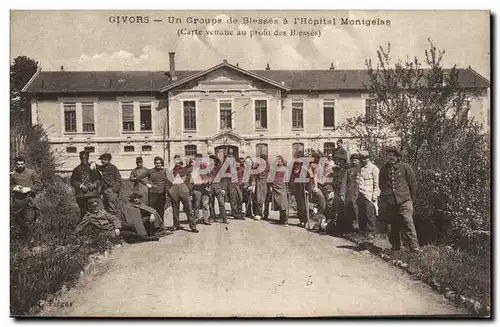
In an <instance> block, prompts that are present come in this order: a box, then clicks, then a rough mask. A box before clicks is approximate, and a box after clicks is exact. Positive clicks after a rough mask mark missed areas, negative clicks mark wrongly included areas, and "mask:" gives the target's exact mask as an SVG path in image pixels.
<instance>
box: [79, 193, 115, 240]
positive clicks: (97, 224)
mask: <svg viewBox="0 0 500 327" xmlns="http://www.w3.org/2000/svg"><path fill="white" fill-rule="evenodd" d="M88 205H89V207H88V210H87V212H86V213H85V216H83V219H82V221H81V222H80V223H79V224H78V226H76V229H75V234H79V233H81V232H83V231H84V230H85V229H88V228H90V231H91V232H92V234H94V233H98V234H97V235H95V236H99V235H101V234H104V235H105V236H107V237H109V238H110V239H112V240H118V236H120V230H121V228H122V224H121V222H120V219H118V218H117V217H116V215H114V214H111V213H109V212H107V211H105V210H104V209H101V206H100V203H99V199H97V198H90V199H89V200H88Z"/></svg>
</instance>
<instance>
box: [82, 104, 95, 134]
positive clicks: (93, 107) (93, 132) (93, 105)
mask: <svg viewBox="0 0 500 327" xmlns="http://www.w3.org/2000/svg"><path fill="white" fill-rule="evenodd" d="M90 104H92V125H93V130H92V131H85V130H84V129H85V128H84V127H85V124H88V123H85V122H84V121H83V107H84V105H90ZM81 108H82V133H88V134H95V130H96V125H97V124H96V103H95V102H92V101H82V102H81Z"/></svg>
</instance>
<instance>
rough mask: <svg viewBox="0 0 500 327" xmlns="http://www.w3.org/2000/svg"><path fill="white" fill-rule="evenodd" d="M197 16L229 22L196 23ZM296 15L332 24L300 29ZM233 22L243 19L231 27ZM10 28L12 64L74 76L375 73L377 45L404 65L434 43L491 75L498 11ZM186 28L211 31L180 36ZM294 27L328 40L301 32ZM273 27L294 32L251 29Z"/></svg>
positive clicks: (32, 20)
mask: <svg viewBox="0 0 500 327" xmlns="http://www.w3.org/2000/svg"><path fill="white" fill-rule="evenodd" d="M117 16H118V17H119V18H117ZM125 16H126V17H125ZM130 16H134V17H137V16H141V17H142V19H143V21H145V18H144V17H148V20H149V22H148V23H134V24H131V23H123V19H124V18H126V19H127V20H128V17H130ZM110 17H111V18H110ZM168 17H176V18H180V19H181V21H182V23H180V24H178V23H172V24H170V23H168ZM188 17H192V18H202V19H220V20H221V21H222V23H217V24H215V25H212V24H210V23H209V24H205V23H201V24H193V23H191V24H188V23H187V19H188ZM243 17H251V18H253V19H259V18H260V19H273V18H274V19H277V20H278V24H249V23H247V24H244V22H243V20H242V19H243ZM284 18H286V19H287V20H288V24H286V25H284V24H283V19H284ZM294 18H311V19H312V21H313V22H314V20H318V21H319V20H324V22H325V21H326V24H325V23H323V24H318V25H316V26H314V23H313V24H312V25H309V24H304V25H301V24H294V23H293V22H294ZM333 18H335V25H333V24H332V22H331V21H332V20H333ZM343 18H348V19H349V20H351V19H354V20H356V19H365V20H368V19H369V20H373V19H375V20H376V19H379V20H381V21H384V22H387V20H390V26H387V25H383V26H376V25H371V26H364V25H361V26H349V25H342V24H341V20H342V19H343ZM117 19H119V20H120V23H119V24H118V23H117ZM155 19H156V20H158V19H161V20H162V22H154V20H155ZM228 19H233V20H234V19H237V20H238V22H237V23H231V24H230V23H228V22H227V20H228ZM136 20H137V19H136ZM328 20H329V22H328ZM10 23H11V40H10V42H11V52H10V58H11V60H12V59H13V58H15V57H16V56H19V55H25V56H28V57H31V58H33V59H35V60H37V61H39V63H40V66H41V67H42V70H59V69H60V67H61V66H64V69H65V70H71V71H73V70H87V71H88V70H92V71H94V70H153V71H161V70H168V68H169V56H168V52H175V53H176V69H179V70H191V69H192V70H204V69H208V68H210V67H212V66H214V65H217V64H219V63H221V62H222V61H223V60H224V59H225V60H227V61H228V62H229V63H231V64H236V63H238V64H239V66H240V67H242V68H244V69H254V70H256V69H264V68H265V67H266V65H267V64H269V66H270V68H271V69H328V68H329V67H330V65H331V64H332V63H333V65H334V66H335V67H336V68H337V69H360V68H365V67H366V66H365V60H366V59H372V60H373V62H376V51H377V48H378V47H379V46H381V45H382V46H387V44H388V43H391V47H390V49H391V54H392V58H393V59H394V60H398V59H401V60H403V61H404V60H407V59H412V58H413V57H415V56H417V57H418V58H419V59H421V60H424V59H425V49H427V48H428V47H429V42H428V39H429V38H430V39H431V40H432V42H433V43H434V45H435V46H436V47H437V48H438V49H444V50H445V51H446V54H445V57H444V61H443V65H444V66H445V67H451V66H453V65H454V64H456V65H457V66H458V67H462V68H466V67H468V66H469V65H470V66H471V67H472V68H473V69H475V70H476V71H477V72H479V73H480V74H481V75H483V76H484V77H486V78H487V79H490V55H489V53H490V17H489V12H488V11H458V10H455V11H346V10H342V11H326V10H322V11H284V10H283V11H151V10H143V11H117V10H114V11H11V22H10ZM182 28H185V29H186V30H199V31H201V32H202V33H200V34H201V35H178V31H179V30H180V29H182ZM292 29H294V30H296V31H299V30H300V31H303V32H311V31H312V32H315V33H318V32H321V35H320V36H319V37H317V36H316V37H314V36H313V37H311V36H302V37H297V36H291V35H290V31H291V30H292ZM221 30H229V31H232V32H233V34H236V33H237V32H238V31H240V33H241V31H246V32H247V35H246V36H241V35H233V36H215V35H208V34H207V32H206V31H221ZM266 30H267V31H269V32H270V33H271V34H274V32H275V31H276V30H279V31H285V32H286V33H287V35H286V36H274V35H270V36H269V35H263V36H252V37H250V36H249V33H250V32H251V31H262V32H265V31H266Z"/></svg>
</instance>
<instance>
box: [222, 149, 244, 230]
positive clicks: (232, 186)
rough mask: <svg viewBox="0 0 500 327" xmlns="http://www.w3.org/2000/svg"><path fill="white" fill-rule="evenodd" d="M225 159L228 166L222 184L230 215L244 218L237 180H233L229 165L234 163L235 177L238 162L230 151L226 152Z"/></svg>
mask: <svg viewBox="0 0 500 327" xmlns="http://www.w3.org/2000/svg"><path fill="white" fill-rule="evenodd" d="M226 160H227V161H229V167H228V168H227V170H226V173H225V174H224V178H223V185H224V189H225V190H226V192H227V193H228V195H229V202H230V203H231V215H232V216H233V218H234V219H238V220H243V219H245V218H244V217H243V213H242V203H241V202H242V199H241V198H242V194H241V191H240V189H239V184H238V180H233V177H232V174H231V165H235V166H236V172H237V175H236V177H237V178H239V172H240V169H239V163H237V162H236V158H235V157H234V156H233V154H232V153H231V152H230V153H229V154H228V156H227V158H226ZM241 177H242V179H243V175H241Z"/></svg>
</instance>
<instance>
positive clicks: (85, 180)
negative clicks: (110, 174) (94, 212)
mask: <svg viewBox="0 0 500 327" xmlns="http://www.w3.org/2000/svg"><path fill="white" fill-rule="evenodd" d="M70 183H71V186H73V189H74V190H75V197H76V203H77V204H78V207H79V208H80V219H82V218H83V216H85V213H86V212H87V207H88V200H89V199H90V198H99V197H100V187H101V178H100V176H99V173H98V172H97V171H92V170H91V169H90V164H89V163H86V164H84V163H81V164H79V165H78V166H76V167H75V168H74V169H73V172H72V173H71V179H70ZM85 189H86V190H85Z"/></svg>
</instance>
